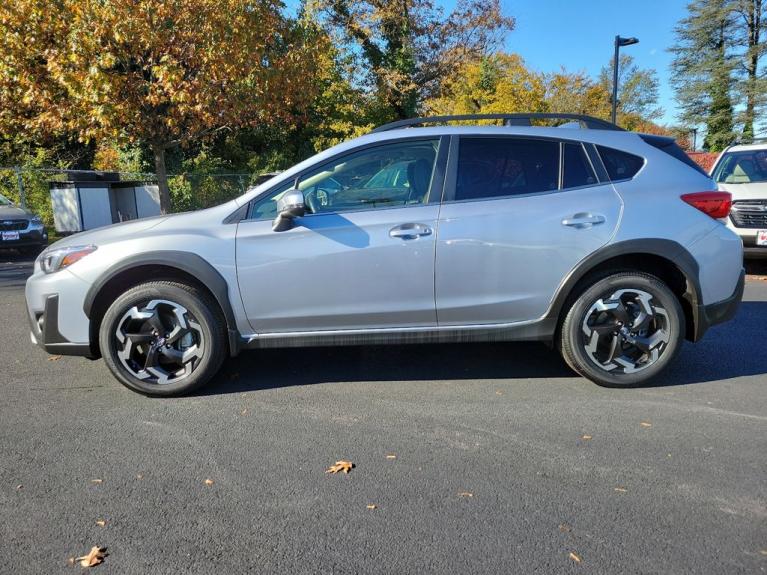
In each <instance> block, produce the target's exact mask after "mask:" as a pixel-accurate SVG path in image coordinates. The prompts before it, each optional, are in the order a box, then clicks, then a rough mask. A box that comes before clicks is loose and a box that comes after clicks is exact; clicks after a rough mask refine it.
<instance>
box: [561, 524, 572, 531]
mask: <svg viewBox="0 0 767 575" xmlns="http://www.w3.org/2000/svg"><path fill="white" fill-rule="evenodd" d="M559 530H560V531H561V532H562V533H569V532H570V531H571V530H572V527H570V526H569V525H568V524H567V523H562V524H561V525H560V526H559Z"/></svg>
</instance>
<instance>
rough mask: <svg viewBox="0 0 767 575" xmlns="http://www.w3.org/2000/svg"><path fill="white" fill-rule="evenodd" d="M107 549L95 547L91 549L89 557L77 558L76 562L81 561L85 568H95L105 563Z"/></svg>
mask: <svg viewBox="0 0 767 575" xmlns="http://www.w3.org/2000/svg"><path fill="white" fill-rule="evenodd" d="M106 549H107V548H106V547H96V546H94V547H92V548H91V550H90V553H88V554H87V555H83V556H82V557H75V561H79V562H80V565H82V566H83V567H95V566H96V565H98V564H99V563H101V562H102V561H104V557H106V555H105V554H104V551H106Z"/></svg>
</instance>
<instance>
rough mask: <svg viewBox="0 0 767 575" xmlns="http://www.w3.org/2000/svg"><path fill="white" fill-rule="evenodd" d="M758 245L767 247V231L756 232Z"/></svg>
mask: <svg viewBox="0 0 767 575" xmlns="http://www.w3.org/2000/svg"><path fill="white" fill-rule="evenodd" d="M756 245H757V246H767V230H756Z"/></svg>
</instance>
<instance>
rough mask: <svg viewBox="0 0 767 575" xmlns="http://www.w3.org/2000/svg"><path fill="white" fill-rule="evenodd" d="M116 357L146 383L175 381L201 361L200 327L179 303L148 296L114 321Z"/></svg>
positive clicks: (188, 373)
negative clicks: (115, 323) (148, 297)
mask: <svg viewBox="0 0 767 575" xmlns="http://www.w3.org/2000/svg"><path fill="white" fill-rule="evenodd" d="M114 335H115V338H116V339H117V341H118V343H119V346H118V348H120V347H121V348H120V349H118V350H117V357H118V358H119V360H120V362H121V363H122V365H123V367H125V368H126V369H127V370H128V371H129V372H130V373H131V375H133V376H134V377H136V378H138V379H140V380H142V381H143V382H145V383H156V384H159V385H164V384H170V383H176V382H178V381H180V380H182V379H184V378H186V377H188V376H189V375H190V374H191V373H192V372H193V371H194V370H195V368H196V367H197V365H198V364H199V363H200V360H201V359H202V355H203V352H204V349H205V340H204V337H203V332H202V328H201V327H200V324H199V323H197V321H196V320H195V318H194V316H192V314H191V313H190V312H189V311H188V310H187V309H186V308H185V307H183V306H182V305H180V304H178V303H175V302H172V301H169V300H160V299H156V300H151V301H150V302H148V303H147V304H146V305H144V306H141V307H140V306H133V307H131V308H130V309H129V310H128V311H126V312H125V313H124V314H123V316H122V317H121V318H120V321H119V322H117V327H116V329H115V333H114Z"/></svg>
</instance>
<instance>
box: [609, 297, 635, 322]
mask: <svg viewBox="0 0 767 575" xmlns="http://www.w3.org/2000/svg"><path fill="white" fill-rule="evenodd" d="M616 303H617V304H618V305H617V306H616V307H615V308H613V309H611V310H610V313H612V315H613V316H614V317H615V319H616V320H617V321H619V322H621V323H623V324H624V325H628V324H630V323H631V320H632V317H631V314H629V311H628V310H627V309H626V305H625V304H624V303H623V301H622V300H620V299H618V301H617V302H616Z"/></svg>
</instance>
